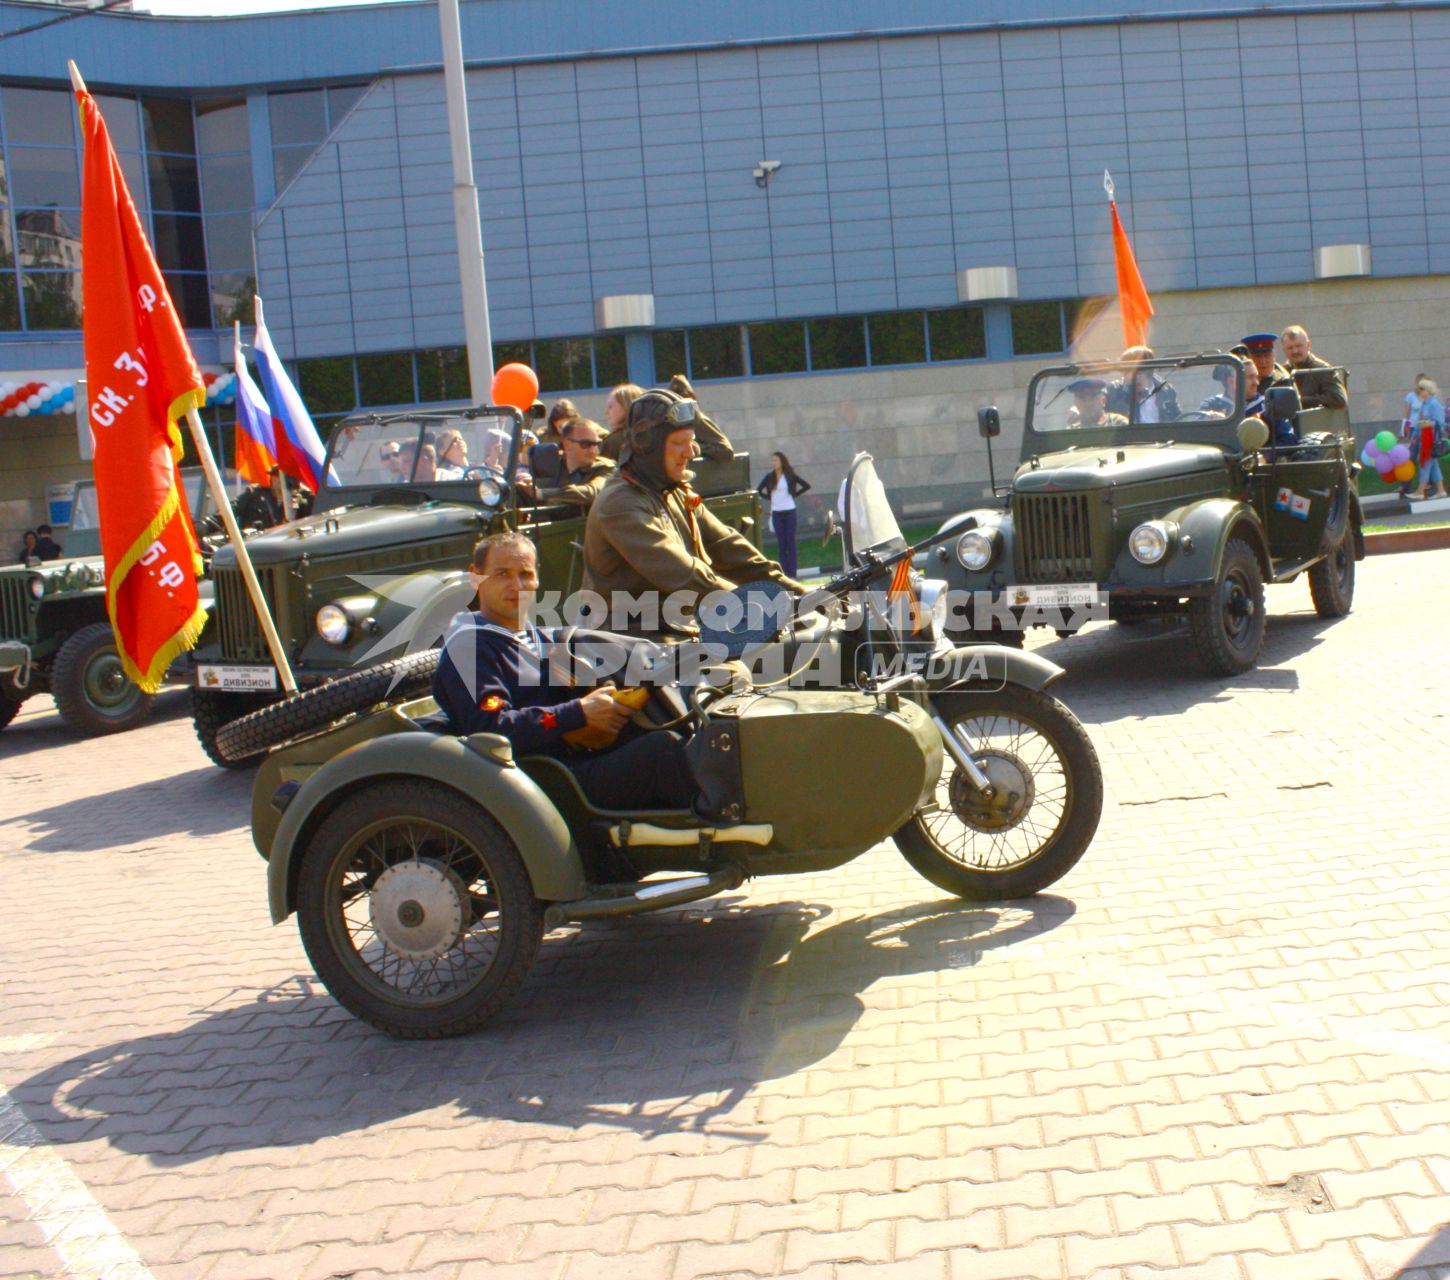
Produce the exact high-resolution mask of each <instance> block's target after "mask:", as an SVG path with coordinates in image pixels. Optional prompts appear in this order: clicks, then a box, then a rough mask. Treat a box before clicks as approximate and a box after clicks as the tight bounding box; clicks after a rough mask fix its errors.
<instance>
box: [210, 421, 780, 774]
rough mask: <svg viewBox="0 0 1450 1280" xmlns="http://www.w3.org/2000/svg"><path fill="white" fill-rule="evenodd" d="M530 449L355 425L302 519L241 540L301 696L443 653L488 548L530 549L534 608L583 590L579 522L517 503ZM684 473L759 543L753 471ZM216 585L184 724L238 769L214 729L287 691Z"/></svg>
mask: <svg viewBox="0 0 1450 1280" xmlns="http://www.w3.org/2000/svg"><path fill="white" fill-rule="evenodd" d="M455 434H456V435H457V436H458V437H460V439H461V441H462V452H461V455H460V453H459V452H458V450H457V449H456V447H454V445H453V442H452V436H453V435H455ZM525 439H526V436H525V432H524V423H523V418H522V416H521V415H520V414H519V413H518V411H517V410H515V409H510V408H494V407H489V406H480V407H475V408H472V409H442V410H426V411H425V410H408V411H405V412H399V413H389V414H375V413H374V414H360V415H356V416H354V417H352V418H349V419H347V420H346V421H344V422H343V423H341V424H340V425H339V426H338V427H337V429H336V430H335V431H334V432H333V435H332V439H331V441H330V443H329V445H328V454H327V461H326V464H325V466H324V468H323V476H324V481H323V486H322V489H321V491H320V492H319V493H318V495H317V501H316V503H315V504H314V506H313V509H312V512H311V514H310V515H308V516H307V517H306V518H305V519H301V520H296V521H293V522H292V523H291V524H286V525H282V526H280V527H278V528H276V529H273V530H271V531H270V532H268V533H264V534H261V535H259V536H257V537H255V538H249V539H248V540H247V549H248V551H249V552H250V554H251V558H252V563H253V565H254V566H255V568H256V572H257V577H258V579H259V581H260V583H261V587H262V591H263V595H264V596H265V598H266V601H267V604H268V607H269V609H270V610H271V613H272V617H273V619H274V620H275V621H276V625H277V631H278V634H279V636H280V638H281V641H282V645H283V648H284V651H285V652H286V654H287V659H288V661H289V663H290V664H291V666H292V672H293V675H294V677H295V678H296V681H297V684H298V687H299V688H308V687H311V686H314V685H319V684H323V683H325V682H327V681H330V680H333V679H336V678H337V677H338V676H342V675H346V674H347V673H348V672H350V671H352V670H353V669H354V668H357V667H366V666H372V665H374V664H377V663H381V662H387V661H390V660H392V659H394V658H398V657H403V656H406V655H408V654H413V653H419V652H423V651H425V650H427V649H430V648H433V647H434V646H436V645H437V644H438V643H439V642H440V640H441V638H442V635H443V631H444V629H445V627H446V626H447V623H448V620H449V618H451V617H452V616H453V614H454V613H456V612H458V611H459V610H461V609H467V608H471V607H472V597H473V592H472V589H471V588H470V587H469V585H468V577H467V564H468V560H469V556H470V554H471V552H472V550H473V546H474V544H475V543H476V542H477V541H478V539H479V538H481V537H483V536H484V535H486V534H489V533H494V532H498V531H501V530H503V529H505V528H508V529H520V530H522V531H524V532H525V533H528V534H529V535H530V536H531V537H532V538H533V539H534V541H535V543H536V544H537V546H538V551H539V580H540V591H541V593H546V592H557V593H558V594H559V596H560V598H561V599H563V598H567V597H568V596H569V595H570V594H571V593H573V592H575V591H577V590H578V589H579V587H580V584H581V581H582V577H583V567H584V566H583V540H584V514H583V512H582V510H581V509H580V507H578V506H577V505H565V504H554V505H539V506H535V505H532V504H531V503H530V501H529V500H528V498H527V497H526V495H524V494H522V493H521V492H519V490H518V487H517V486H516V485H515V484H514V483H513V480H514V477H515V476H516V475H517V472H518V468H519V465H520V460H521V453H522V450H523V446H524V441H525ZM693 465H694V471H695V481H694V487H695V489H696V491H697V492H699V493H700V494H702V495H703V496H704V497H705V498H706V501H707V502H708V504H709V506H710V509H711V510H712V511H713V512H714V514H715V515H717V516H718V517H719V518H720V519H721V520H722V521H724V522H725V523H726V524H729V525H730V526H731V527H733V528H736V529H739V530H740V531H741V532H742V533H744V534H745V535H746V536H747V537H749V538H750V539H751V540H752V541H754V542H756V543H758V542H759V538H760V535H759V523H760V521H759V511H760V499H759V497H758V495H757V494H756V493H755V490H754V487H753V485H752V484H751V482H750V459H749V457H748V456H747V455H744V454H740V455H737V456H736V457H735V458H733V459H731V460H730V461H728V462H706V461H703V460H702V461H697V462H696V463H695V464H693ZM211 575H212V582H213V587H214V589H215V593H216V600H215V606H214V613H213V625H212V627H211V629H210V633H209V636H210V638H209V641H205V640H204V642H203V644H202V645H200V646H198V648H197V649H195V650H194V651H193V653H192V661H193V664H194V668H195V682H194V686H193V691H192V709H193V719H194V721H195V725H196V734H197V738H198V740H199V741H200V742H201V745H202V748H203V750H205V752H206V753H207V755H208V757H210V759H211V760H213V761H214V762H215V763H217V764H220V765H223V766H227V767H231V766H233V765H236V764H238V763H244V762H238V761H235V760H227V759H226V758H225V757H223V756H222V755H221V753H220V752H218V751H217V748H216V734H217V730H218V729H219V728H221V726H222V725H224V724H227V723H228V722H230V721H232V720H235V719H237V718H238V717H240V716H243V715H246V714H248V713H250V712H252V711H255V710H257V709H258V708H260V707H262V706H264V705H266V704H267V703H268V702H273V701H276V700H277V699H278V698H280V697H281V696H282V692H281V684H280V681H279V678H278V673H277V669H276V667H275V665H274V664H273V662H272V657H271V654H270V652H269V650H268V648H267V643H266V640H265V638H264V636H263V634H262V628H261V624H260V623H259V621H258V619H257V614H256V611H255V609H254V608H253V607H252V603H251V599H250V597H249V596H248V594H247V590H246V584H245V583H244V582H243V580H242V574H241V570H240V569H239V567H238V565H237V561H236V556H235V553H234V552H233V551H232V549H231V548H230V547H223V548H221V549H219V550H218V552H217V554H216V556H215V557H214V559H213V560H212V568H211Z"/></svg>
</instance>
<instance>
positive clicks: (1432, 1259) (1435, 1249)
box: [1395, 1225, 1450, 1280]
mask: <svg viewBox="0 0 1450 1280" xmlns="http://www.w3.org/2000/svg"><path fill="white" fill-rule="evenodd" d="M1446 1266H1450V1225H1444V1226H1441V1227H1440V1228H1439V1230H1438V1231H1437V1232H1436V1234H1435V1236H1434V1238H1433V1239H1431V1240H1427V1241H1426V1242H1425V1243H1424V1244H1423V1245H1421V1246H1420V1248H1419V1249H1417V1250H1416V1251H1415V1256H1414V1257H1413V1258H1411V1259H1409V1261H1408V1262H1406V1263H1405V1264H1404V1266H1402V1267H1401V1268H1400V1270H1399V1271H1397V1272H1396V1273H1395V1277H1396V1280H1438V1277H1440V1276H1443V1275H1444V1274H1445V1268H1446Z"/></svg>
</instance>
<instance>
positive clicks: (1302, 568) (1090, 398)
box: [931, 353, 1364, 675]
mask: <svg viewBox="0 0 1450 1280" xmlns="http://www.w3.org/2000/svg"><path fill="white" fill-rule="evenodd" d="M1265 399H1266V400H1267V405H1266V407H1265V409H1264V411H1263V418H1260V417H1258V416H1254V417H1246V416H1245V413H1244V366H1243V364H1242V362H1241V361H1239V360H1238V358H1237V357H1235V356H1232V355H1225V354H1222V353H1210V354H1204V355H1192V356H1184V357H1175V358H1165V359H1156V360H1149V361H1145V362H1143V363H1141V364H1137V365H1133V366H1131V367H1130V368H1129V369H1128V370H1127V371H1126V372H1125V371H1124V370H1123V369H1121V368H1118V367H1114V366H1104V365H1097V366H1092V365H1070V366H1061V367H1058V368H1052V369H1046V370H1044V371H1042V372H1041V373H1039V374H1037V375H1036V377H1034V378H1033V380H1032V382H1031V385H1030V386H1029V388H1028V392H1027V410H1026V420H1025V422H1024V429H1023V433H1022V450H1021V457H1020V461H1019V463H1018V465H1017V469H1016V472H1015V474H1014V475H1013V477H1012V481H1011V484H1010V486H1007V487H1005V488H1004V489H1001V490H999V489H998V488H997V486H996V485H995V480H994V485H993V488H994V492H995V493H997V495H998V497H1005V499H1006V501H1005V504H1003V505H1001V506H994V507H988V508H984V509H981V510H976V511H967V512H964V513H962V514H961V515H958V516H954V517H952V519H951V520H949V521H947V522H946V523H945V524H944V525H943V526H942V529H943V531H945V530H947V529H955V530H958V531H959V532H960V536H959V537H957V538H956V539H955V541H953V542H950V543H947V544H944V545H943V546H941V547H938V548H936V549H935V550H934V551H933V552H932V553H931V554H932V555H933V556H935V557H936V559H937V561H938V562H939V566H940V567H938V566H932V569H933V572H934V573H936V574H937V575H938V576H945V577H946V578H947V579H948V583H949V587H950V588H951V592H950V605H949V613H950V617H949V623H948V625H949V629H950V630H951V631H954V632H956V633H957V634H958V635H959V637H961V638H968V637H970V638H978V639H983V638H990V639H994V640H998V641H1000V642H1002V643H1006V644H1018V645H1020V644H1021V643H1022V633H1023V630H1024V629H1025V628H1026V627H1028V626H1049V627H1053V628H1055V629H1056V630H1057V631H1058V632H1059V634H1064V635H1065V634H1070V633H1071V632H1073V631H1075V630H1077V629H1078V628H1079V627H1081V626H1082V625H1083V624H1084V623H1085V622H1088V621H1093V620H1101V619H1103V618H1105V617H1106V618H1110V619H1112V620H1114V621H1116V622H1119V623H1122V624H1125V625H1130V624H1134V623H1139V622H1143V621H1146V620H1148V619H1152V618H1170V619H1179V618H1185V617H1186V618H1187V621H1188V624H1189V632H1190V634H1191V636H1192V640H1193V645H1194V648H1195V650H1196V651H1197V655H1198V658H1199V660H1200V661H1201V663H1202V664H1203V666H1204V668H1205V669H1206V670H1207V671H1208V672H1209V673H1211V674H1214V675H1236V674H1239V673H1241V672H1244V671H1247V670H1248V669H1250V668H1251V667H1253V666H1254V665H1255V663H1256V662H1257V661H1258V657H1259V651H1260V650H1261V649H1262V647H1263V643H1264V631H1265V623H1266V615H1265V610H1264V584H1265V583H1266V582H1271V583H1283V582H1292V581H1293V580H1294V579H1295V578H1296V577H1298V576H1299V575H1300V574H1301V573H1307V574H1308V575H1309V588H1310V592H1311V594H1312V596H1313V600H1314V607H1315V609H1316V610H1317V612H1318V613H1319V615H1320V616H1321V617H1325V618H1335V617H1340V616H1342V615H1344V614H1346V613H1348V612H1349V610H1350V607H1351V605H1352V603H1353V599H1354V575H1355V562H1356V561H1357V560H1361V559H1363V558H1364V535H1363V532H1362V529H1361V523H1362V521H1361V514H1360V505H1359V490H1358V479H1357V473H1358V470H1359V463H1358V461H1357V459H1356V456H1355V446H1354V438H1353V434H1352V431H1351V428H1350V424H1349V414H1348V411H1347V410H1345V409H1327V408H1315V409H1303V408H1301V407H1300V405H1299V398H1298V393H1297V391H1296V390H1295V389H1294V388H1293V387H1283V388H1271V389H1270V390H1269V391H1268V392H1267V393H1266V396H1265ZM1264 419H1268V421H1269V422H1273V423H1277V424H1279V428H1280V429H1279V432H1278V433H1277V434H1276V435H1275V436H1274V439H1275V440H1276V441H1277V443H1271V442H1270V436H1271V432H1270V430H1269V429H1268V427H1267V424H1266V423H1265V421H1264ZM978 429H979V431H980V433H981V435H982V436H983V437H984V438H985V439H986V440H987V441H988V450H989V457H990V449H991V443H990V442H991V440H992V439H993V438H994V437H995V436H996V435H997V434H998V433H999V432H1000V430H1001V420H1000V416H999V415H998V412H997V410H996V409H995V408H985V409H982V410H980V411H979V412H978ZM1295 436H1297V442H1296V443H1292V444H1289V443H1285V441H1287V440H1288V439H1290V438H1291V437H1295Z"/></svg>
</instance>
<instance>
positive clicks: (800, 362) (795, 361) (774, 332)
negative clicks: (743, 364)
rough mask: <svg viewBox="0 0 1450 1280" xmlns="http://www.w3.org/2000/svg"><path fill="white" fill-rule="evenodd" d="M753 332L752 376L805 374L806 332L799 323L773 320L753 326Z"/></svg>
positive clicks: (751, 349) (751, 333) (750, 328)
mask: <svg viewBox="0 0 1450 1280" xmlns="http://www.w3.org/2000/svg"><path fill="white" fill-rule="evenodd" d="M747 327H748V328H749V330H750V372H751V373H753V374H755V375H756V376H757V377H759V376H760V375H761V374H766V373H804V372H805V368H806V329H805V325H803V324H802V323H801V322H800V321H799V320H774V321H771V322H769V323H766V324H752V325H749V326H747Z"/></svg>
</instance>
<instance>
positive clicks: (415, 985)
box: [297, 781, 544, 1039]
mask: <svg viewBox="0 0 1450 1280" xmlns="http://www.w3.org/2000/svg"><path fill="white" fill-rule="evenodd" d="M297 922H298V927H299V929H300V931H301V934H302V943H303V946H304V947H306V949H307V955H308V958H309V959H310V960H311V961H312V965H313V967H314V968H315V969H316V970H317V976H318V977H319V978H321V979H322V981H323V984H324V985H325V986H326V987H327V989H328V990H329V991H330V992H331V993H332V995H333V996H334V998H336V1000H337V1001H338V1003H339V1004H341V1005H342V1006H343V1007H344V1008H345V1009H347V1010H348V1012H349V1013H351V1014H353V1015H354V1016H355V1017H358V1018H361V1019H363V1021H365V1022H370V1023H372V1025H373V1026H375V1027H377V1028H379V1029H380V1030H382V1031H386V1032H387V1033H388V1034H389V1035H393V1036H400V1037H403V1038H405V1039H434V1038H438V1037H442V1036H455V1035H462V1034H464V1033H465V1032H468V1031H473V1030H475V1029H476V1028H478V1027H480V1026H482V1025H483V1024H484V1023H485V1022H487V1021H488V1020H489V1019H490V1018H491V1017H493V1015H494V1014H496V1013H497V1012H498V1011H499V1010H500V1009H502V1008H503V1006H504V1005H505V1004H507V1003H508V1001H509V999H510V997H511V996H512V995H513V993H514V991H515V990H517V988H518V986H519V984H520V983H521V982H522V981H523V980H524V977H525V976H526V975H527V974H528V972H529V969H530V968H531V967H532V965H533V962H534V955H535V953H536V952H537V950H538V947H539V939H540V938H541V937H542V936H543V922H544V914H543V907H542V906H541V905H540V904H539V902H538V901H537V900H536V899H535V898H534V892H533V886H532V885H531V884H530V882H529V874H528V870H527V869H526V868H525V866H524V864H523V861H522V859H521V858H520V857H519V854H518V850H517V849H516V848H515V847H514V844H513V842H512V841H511V840H510V839H509V838H508V836H506V835H505V834H504V832H503V831H502V829H501V828H500V827H499V826H498V824H497V823H496V822H494V820H493V819H492V818H491V817H489V815H488V814H487V813H485V812H484V811H483V810H482V809H480V808H479V807H478V806H477V805H476V804H474V803H473V802H472V801H470V800H468V799H467V798H465V797H464V796H461V795H459V794H458V793H457V792H455V791H451V790H449V789H448V788H446V787H440V786H436V785H434V784H431V783H426V782H415V781H393V782H384V783H379V784H378V785H376V786H373V787H369V788H368V789H367V790H366V791H363V792H361V793H359V794H358V795H356V796H353V797H350V798H349V799H348V800H347V801H345V802H344V803H343V804H342V805H341V806H340V807H339V808H338V810H337V811H336V812H334V813H333V814H332V815H331V816H330V817H329V818H328V819H327V820H326V821H325V822H323V824H322V826H321V827H320V828H319V829H318V831H317V834H316V836H314V837H313V839H312V841H311V843H310V844H309V845H308V847H307V850H306V852H305V854H304V855H303V859H302V865H301V870H300V872H299V878H298V883H297Z"/></svg>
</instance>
